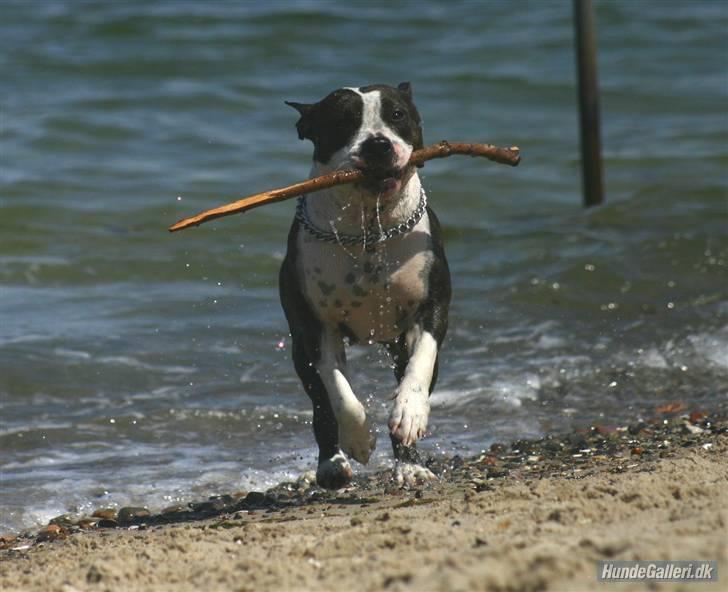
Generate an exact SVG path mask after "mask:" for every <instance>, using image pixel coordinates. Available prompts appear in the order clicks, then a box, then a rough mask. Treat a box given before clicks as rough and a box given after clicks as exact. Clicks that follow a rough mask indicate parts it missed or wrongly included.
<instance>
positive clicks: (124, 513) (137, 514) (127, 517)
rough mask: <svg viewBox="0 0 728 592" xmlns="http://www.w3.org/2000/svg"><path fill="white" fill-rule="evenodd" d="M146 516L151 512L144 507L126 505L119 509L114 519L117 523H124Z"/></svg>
mask: <svg viewBox="0 0 728 592" xmlns="http://www.w3.org/2000/svg"><path fill="white" fill-rule="evenodd" d="M148 516H151V512H150V511H149V510H147V509H146V508H135V507H131V506H128V507H125V508H121V510H119V513H118V515H117V516H116V520H117V521H118V522H119V524H122V525H125V524H129V523H130V522H133V521H135V520H138V519H139V518H146V517H148Z"/></svg>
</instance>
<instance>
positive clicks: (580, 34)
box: [574, 0, 604, 208]
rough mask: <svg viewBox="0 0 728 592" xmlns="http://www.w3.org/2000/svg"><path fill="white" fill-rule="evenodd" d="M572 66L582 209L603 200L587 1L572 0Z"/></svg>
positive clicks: (591, 12)
mask: <svg viewBox="0 0 728 592" xmlns="http://www.w3.org/2000/svg"><path fill="white" fill-rule="evenodd" d="M574 26H575V29H576V31H575V32H576V66H577V76H578V80H579V116H580V117H579V124H580V132H581V177H582V185H583V187H584V206H586V207H587V208H588V207H590V206H595V205H598V204H600V203H602V202H603V201H604V182H603V180H602V150H601V138H600V132H599V88H598V87H599V84H598V78H597V40H596V31H595V27H594V7H593V6H592V1H591V0H574Z"/></svg>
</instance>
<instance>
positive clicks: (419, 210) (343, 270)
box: [279, 82, 451, 489]
mask: <svg viewBox="0 0 728 592" xmlns="http://www.w3.org/2000/svg"><path fill="white" fill-rule="evenodd" d="M286 104H288V105H290V106H291V107H293V108H294V109H296V110H297V111H298V113H299V115H300V118H299V120H298V122H297V123H296V129H297V131H298V137H299V139H301V140H310V141H311V142H312V143H313V167H312V170H311V177H316V176H319V175H323V174H326V173H331V172H333V171H338V170H346V169H359V170H361V171H363V172H364V181H362V182H360V183H358V184H348V185H339V186H336V187H333V188H330V189H327V190H324V191H319V192H316V193H314V194H312V195H308V196H304V197H301V198H299V201H298V205H297V208H296V216H295V218H294V220H293V224H292V226H291V229H290V233H289V236H288V247H287V253H286V256H285V259H284V261H283V264H282V266H281V270H280V283H279V286H280V297H281V304H282V306H283V310H284V312H285V315H286V319H287V321H288V324H289V327H290V332H291V338H292V357H293V363H294V366H295V369H296V372H297V374H298V376H299V378H300V380H301V382H302V383H303V388H304V390H305V391H306V393H307V394H308V396H309V397H310V399H311V401H312V403H313V430H314V435H315V438H316V442H317V444H318V449H319V457H318V468H317V471H316V482H317V483H318V484H319V485H320V486H321V487H324V488H327V489H339V488H342V487H344V486H346V485H347V484H348V483H349V482H350V481H351V479H352V475H353V472H352V468H351V464H350V463H349V460H348V458H353V459H354V460H356V461H358V462H360V463H362V464H366V463H367V462H368V460H369V457H370V455H371V453H372V451H373V450H374V448H375V444H376V433H375V431H374V430H373V429H372V426H371V424H370V422H369V420H368V418H367V414H366V411H365V409H364V406H363V405H362V404H361V402H360V401H359V400H358V399H357V397H356V395H355V394H354V392H353V390H352V387H351V385H350V384H349V380H348V378H347V370H346V343H347V342H348V343H350V344H369V345H372V344H382V345H384V346H386V348H387V350H388V351H389V353H390V354H391V356H392V360H393V363H394V374H395V377H396V379H397V384H398V386H397V388H396V390H395V391H394V394H393V397H392V399H393V405H392V409H391V413H390V416H389V435H390V439H391V442H392V447H393V451H394V458H395V479H396V481H397V482H398V483H399V484H400V485H401V486H412V485H416V484H421V483H424V482H426V481H429V480H432V479H435V476H434V475H433V473H432V472H431V471H430V470H429V469H427V468H426V467H425V466H424V465H423V463H422V459H421V457H420V455H419V454H418V452H417V449H416V442H417V441H418V440H419V439H420V438H421V437H422V436H423V435H424V434H425V431H426V429H427V422H428V417H429V412H430V404H429V396H430V394H431V393H432V389H433V388H434V386H435V382H436V381H437V374H438V355H439V350H440V346H441V345H442V342H443V339H444V337H445V333H446V331H447V324H448V310H449V305H450V295H451V287H450V271H449V269H448V264H447V259H446V258H445V252H444V249H443V242H442V236H441V231H440V223H439V221H438V219H437V216H435V213H434V212H433V211H432V209H431V208H430V207H429V206H428V205H427V203H426V195H425V192H424V189H423V187H422V184H421V182H420V177H419V175H418V173H417V169H416V167H413V166H410V165H409V164H408V161H409V158H410V155H411V154H412V152H413V151H414V150H416V149H418V148H422V124H421V119H420V115H419V113H418V111H417V108H416V107H415V104H414V102H413V99H412V88H411V85H410V84H409V83H407V82H403V83H401V84H399V85H398V86H397V87H396V88H395V87H392V86H386V85H371V86H364V87H360V88H341V89H338V90H335V91H334V92H332V93H330V94H329V95H328V96H326V97H325V98H324V99H323V100H321V101H319V102H318V103H313V104H303V103H296V102H289V101H286Z"/></svg>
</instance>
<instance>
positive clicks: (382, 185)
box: [356, 136, 406, 196]
mask: <svg viewBox="0 0 728 592" xmlns="http://www.w3.org/2000/svg"><path fill="white" fill-rule="evenodd" d="M396 161H397V153H396V150H395V147H394V145H393V144H392V142H391V141H390V140H389V139H388V138H385V137H384V136H373V137H371V138H368V139H366V140H365V141H364V142H362V144H361V147H360V149H359V154H358V157H357V158H356V162H357V168H358V169H360V170H361V171H362V172H364V175H365V180H364V182H363V183H362V185H363V186H364V187H365V188H366V189H367V190H368V191H371V192H372V193H377V194H379V195H383V196H388V195H391V194H393V193H395V192H397V191H398V190H399V189H401V187H402V182H401V181H402V178H403V177H404V174H405V170H406V168H400V167H398V166H396V164H395V163H396Z"/></svg>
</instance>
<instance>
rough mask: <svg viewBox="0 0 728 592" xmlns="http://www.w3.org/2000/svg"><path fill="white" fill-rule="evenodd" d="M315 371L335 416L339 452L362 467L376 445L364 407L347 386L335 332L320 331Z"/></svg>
mask: <svg viewBox="0 0 728 592" xmlns="http://www.w3.org/2000/svg"><path fill="white" fill-rule="evenodd" d="M316 369H317V370H318V373H319V376H320V377H321V381H322V382H323V384H324V386H325V387H326V392H327V393H328V395H329V401H330V402H331V407H332V409H333V411H334V415H335V416H336V421H337V423H338V426H339V445H340V446H341V449H342V450H343V451H344V452H346V453H347V454H349V455H350V456H351V457H352V458H354V459H355V460H357V461H359V462H360V463H362V464H366V463H367V462H369V456H370V455H371V453H372V451H373V450H374V447H375V445H376V433H375V432H374V431H373V430H372V428H371V426H370V424H369V420H368V418H367V414H366V410H365V409H364V405H362V404H361V402H360V401H359V399H357V397H356V395H355V394H354V391H352V389H351V386H350V385H349V381H348V379H347V377H346V352H345V350H344V342H343V339H342V337H341V335H339V334H338V332H336V331H333V330H331V329H326V328H325V329H324V332H323V334H322V336H321V358H320V360H319V362H318V364H317V365H316Z"/></svg>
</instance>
